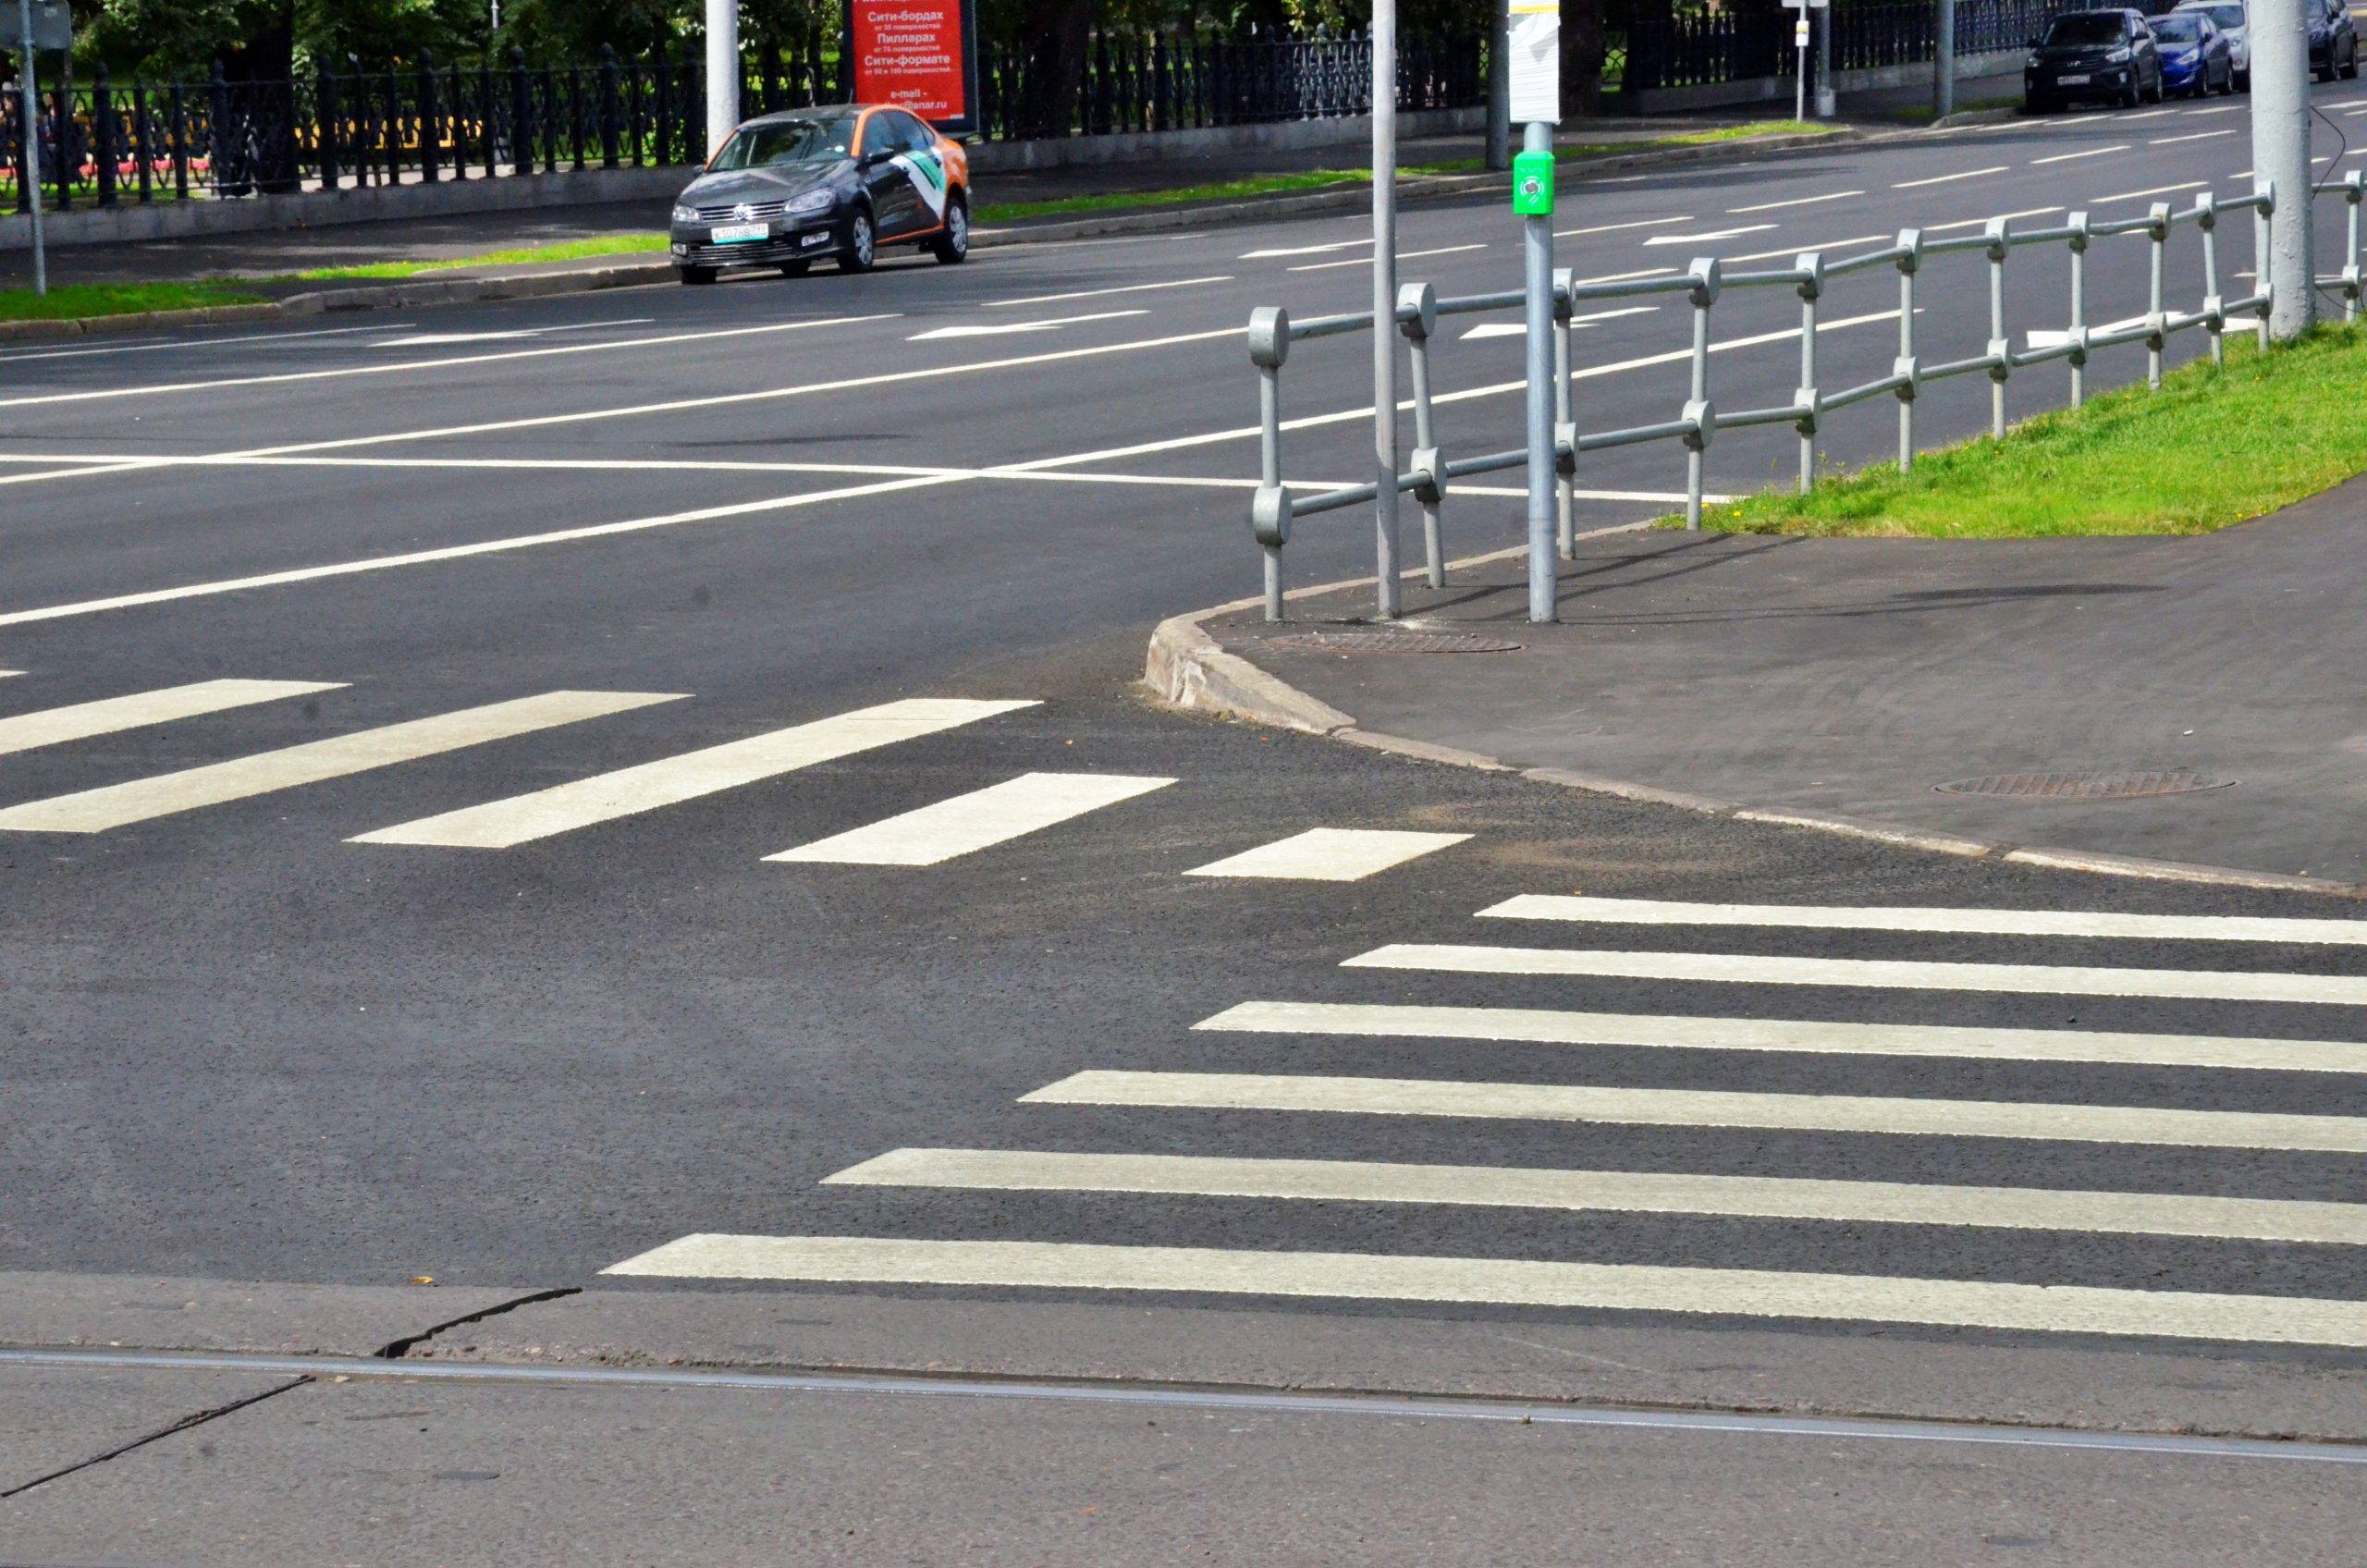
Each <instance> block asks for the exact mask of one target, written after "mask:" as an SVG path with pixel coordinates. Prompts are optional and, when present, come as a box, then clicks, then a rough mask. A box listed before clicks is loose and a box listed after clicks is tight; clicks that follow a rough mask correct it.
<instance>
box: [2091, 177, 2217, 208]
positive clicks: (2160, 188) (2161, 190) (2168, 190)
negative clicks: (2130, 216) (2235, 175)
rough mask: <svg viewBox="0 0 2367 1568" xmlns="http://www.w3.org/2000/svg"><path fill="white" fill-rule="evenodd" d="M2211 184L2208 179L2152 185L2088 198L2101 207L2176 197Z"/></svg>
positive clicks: (2092, 204)
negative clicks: (2181, 192) (2158, 197)
mask: <svg viewBox="0 0 2367 1568" xmlns="http://www.w3.org/2000/svg"><path fill="white" fill-rule="evenodd" d="M2210 183H2211V182H2210V181H2209V180H2207V179H2189V180H2186V181H2183V182H2182V183H2180V184H2177V185H2151V186H2148V187H2146V188H2145V189H2144V190H2123V191H2119V192H2117V193H2116V194H2114V195H2111V196H2091V197H2089V198H2088V204H2089V205H2090V206H2100V205H2102V204H2103V203H2104V202H2134V201H2137V200H2138V199H2139V198H2140V197H2145V196H2175V195H2177V193H2178V192H2179V191H2181V190H2202V189H2203V188H2204V187H2206V186H2208V185H2209V184H2210Z"/></svg>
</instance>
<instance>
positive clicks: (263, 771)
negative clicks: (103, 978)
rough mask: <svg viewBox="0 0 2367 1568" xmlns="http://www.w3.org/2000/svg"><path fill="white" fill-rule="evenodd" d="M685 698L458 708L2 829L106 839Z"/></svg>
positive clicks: (16, 819) (63, 798) (78, 800)
mask: <svg viewBox="0 0 2367 1568" xmlns="http://www.w3.org/2000/svg"><path fill="white" fill-rule="evenodd" d="M680 700H681V693H680V692H543V693H542V694H541V695H539V696H533V697H520V698H517V699H515V700H514V701H511V702H506V703H492V704H487V705H485V706H484V707H475V708H462V709H461V710H460V711H459V712H457V713H446V714H437V715H436V716H435V717H432V718H415V719H411V720H410V721H408V722H406V723H402V724H389V725H385V726H383V727H381V728H379V729H361V730H356V731H355V732H354V733H352V734H350V735H337V736H332V737H330V738H329V739H327V740H325V741H305V742H304V743H303V744H302V745H298V746H288V747H286V748H284V749H282V750H279V751H275V752H260V753H256V754H255V755H253V756H245V757H236V758H233V759H232V760H230V761H228V762H218V763H214V764H211V765H209V766H204V767H192V768H188V769H185V770H183V771H182V772H179V773H164V774H158V775H157V776H155V777H154V778H139V779H134V780H132V781H131V782H129V783H128V784H110V785H107V786H105V787H104V788H102V789H97V790H81V791H80V792H79V793H76V794H71V795H57V796H53V797H52V798H50V799H49V800H45V801H33V802H29V803H27V804H25V805H20V806H10V807H8V808H7V809H6V810H5V811H0V829H5V830H7V831H10V832H17V833H104V832H105V831H106V830H107V829H108V828H110V827H123V826H125V825H126V824H127V823H133V822H146V821H149V820H151V819H153V818H155V817H159V816H170V815H174V814H175V813H177V812H185V811H195V810H197V809H199V808H200V807H202V806H214V805H221V804H223V803H225V802H229V801H239V800H244V799H246V798H247V797H249V796H251V795H263V794H269V793H271V792H272V791H274V790H290V789H294V788H295V787H297V786H298V785H300V784H318V783H321V782H323V781H324V780H325V779H330V778H345V777H346V776H347V775H349V774H354V773H364V772H367V771H369V770H370V769H372V768H374V767H386V766H389V765H391V764H394V763H399V762H410V761H412V760H413V759H415V758H419V757H429V756H435V755H436V754H438V753H443V752H450V751H458V750H460V748H461V747H464V746H477V745H483V744H484V743H485V742H486V741H501V740H507V739H509V737H511V736H514V735H525V734H531V733H532V732H533V731H534V730H537V729H550V728H552V727H553V726H555V725H560V724H575V723H578V722H580V721H582V720H583V719H587V718H601V717H607V715H609V714H618V713H626V712H629V711H631V710H632V709H634V708H641V707H647V706H648V705H650V704H652V703H671V702H677V701H680Z"/></svg>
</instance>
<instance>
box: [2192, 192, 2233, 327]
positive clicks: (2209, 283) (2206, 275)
mask: <svg viewBox="0 0 2367 1568" xmlns="http://www.w3.org/2000/svg"><path fill="white" fill-rule="evenodd" d="M2194 204H2195V205H2196V206H2198V207H2200V208H2201V209H2202V215H2201V217H2200V218H2198V219H2197V220H2196V222H2195V227H2198V228H2200V229H2201V230H2202V310H2203V314H2204V318H2205V319H2204V321H2203V323H2202V330H2203V331H2205V332H2207V333H2209V334H2210V335H2211V362H2212V363H2213V364H2214V365H2224V364H2226V362H2227V332H2226V327H2227V317H2226V312H2224V311H2223V310H2221V309H2220V294H2219V213H2218V206H2217V203H2216V202H2214V201H2213V199H2212V195H2211V192H2210V191H2208V190H2205V191H2203V192H2202V193H2201V195H2199V196H2197V197H2196V198H2195V199H2194Z"/></svg>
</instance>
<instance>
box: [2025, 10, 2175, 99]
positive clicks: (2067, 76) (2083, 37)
mask: <svg viewBox="0 0 2367 1568" xmlns="http://www.w3.org/2000/svg"><path fill="white" fill-rule="evenodd" d="M2140 98H2141V99H2143V100H2144V101H2145V102H2146V103H2149V104H2158V103H2160V102H2161V101H2162V55H2161V51H2160V49H2159V48H2158V47H2157V46H2156V45H2155V43H2154V42H2153V31H2152V29H2151V28H2149V27H2147V26H2146V25H2145V18H2144V17H2143V16H2142V15H2140V13H2138V12H2136V11H2118V10H2116V11H2066V12H2065V13H2064V14H2063V15H2061V16H2059V17H2057V18H2054V23H2053V25H2051V26H2050V27H2048V29H2047V30H2046V32H2045V35H2044V36H2042V37H2040V38H2035V39H2032V40H2031V41H2030V58H2029V59H2028V60H2026V61H2024V62H2023V63H2022V100H2023V103H2024V104H2025V105H2026V106H2027V107H2028V108H2029V109H2030V111H2031V112H2032V113H2034V114H2036V113H2042V112H2043V111H2045V110H2048V109H2054V108H2059V107H2061V106H2062V105H2063V104H2068V103H2071V102H2074V101H2075V100H2079V99H2086V100H2088V101H2090V102H2095V101H2103V102H2106V103H2114V104H2136V103H2137V102H2138V100H2140Z"/></svg>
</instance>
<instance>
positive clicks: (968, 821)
mask: <svg viewBox="0 0 2367 1568" xmlns="http://www.w3.org/2000/svg"><path fill="white" fill-rule="evenodd" d="M1174 782H1175V780H1174V779H1172V778H1129V777H1127V776H1125V775H1123V774H1114V773H1024V774H1021V775H1020V776H1019V777H1018V778H1012V779H1007V780H1005V781H1004V782H1003V783H1000V784H994V785H989V786H988V787H987V788H986V789H984V790H972V791H971V792H970V793H968V794H966V795H956V796H954V797H953V799H951V800H950V801H939V802H937V803H935V804H934V805H926V806H923V807H921V808H920V809H919V810H917V811H908V812H904V813H902V814H901V815H896V816H891V817H888V818H885V819H884V820H882V821H878V822H873V823H867V824H865V826H863V827H857V828H854V829H852V830H851V831H849V832H845V833H840V834H835V835H833V836H832V837H830V838H828V839H817V840H816V841H815V842H814V843H811V844H801V845H799V846H798V847H797V848H795V849H793V850H783V851H781V852H780V853H779V854H777V855H767V856H766V857H765V858H766V859H767V860H768V861H783V860H785V861H820V862H824V863H827V864H835V865H936V864H940V863H941V862H944V861H949V860H952V859H953V858H955V857H956V856H958V855H966V854H970V853H973V852H975V851H978V850H983V849H987V848H990V847H991V846H993V845H996V844H1000V843H1003V842H1006V841H1007V840H1009V839H1017V838H1020V837H1023V836H1024V835H1025V834H1029V833H1034V832H1037V831H1039V830H1041V829H1043V828H1046V827H1052V826H1054V825H1055V824H1057V823H1062V822H1066V821H1067V820H1069V818H1071V817H1073V816H1083V815H1085V813H1087V812H1089V811H1098V810H1100V809H1101V808H1102V807H1103V806H1111V805H1116V804H1117V803H1118V802H1120V801H1130V800H1132V799H1134V797H1135V796H1136V795H1143V794H1147V793H1149V792H1150V791H1151V790H1164V789H1165V788H1167V786H1169V785H1170V784H1172V783H1174Z"/></svg>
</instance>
